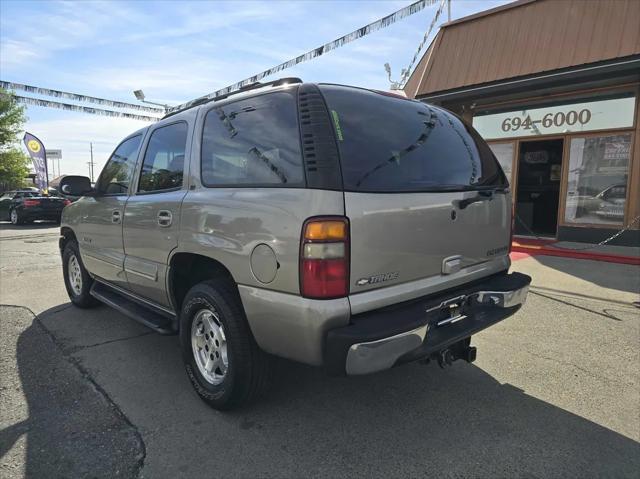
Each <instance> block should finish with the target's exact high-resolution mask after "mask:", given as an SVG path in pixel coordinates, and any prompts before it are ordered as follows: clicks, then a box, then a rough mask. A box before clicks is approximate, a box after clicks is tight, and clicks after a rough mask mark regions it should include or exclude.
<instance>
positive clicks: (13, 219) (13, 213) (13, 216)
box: [9, 209, 24, 225]
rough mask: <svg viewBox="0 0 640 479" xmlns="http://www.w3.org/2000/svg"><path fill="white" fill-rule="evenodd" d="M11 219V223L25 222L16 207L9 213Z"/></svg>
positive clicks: (19, 223)
mask: <svg viewBox="0 0 640 479" xmlns="http://www.w3.org/2000/svg"><path fill="white" fill-rule="evenodd" d="M9 219H10V220H11V224H14V225H21V224H23V223H24V220H23V219H22V215H21V214H20V212H19V211H18V210H16V209H12V210H11V212H10V213H9Z"/></svg>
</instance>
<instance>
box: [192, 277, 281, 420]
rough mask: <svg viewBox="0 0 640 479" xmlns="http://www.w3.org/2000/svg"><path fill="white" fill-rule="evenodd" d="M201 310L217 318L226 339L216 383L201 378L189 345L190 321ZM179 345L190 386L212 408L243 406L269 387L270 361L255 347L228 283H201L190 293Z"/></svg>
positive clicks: (225, 281) (242, 311) (267, 356)
mask: <svg viewBox="0 0 640 479" xmlns="http://www.w3.org/2000/svg"><path fill="white" fill-rule="evenodd" d="M203 309H209V310H210V311H212V312H214V313H215V314H216V315H217V318H216V319H217V320H218V321H219V323H220V324H221V326H222V328H223V330H224V336H225V337H226V352H227V357H228V367H227V369H226V373H225V374H224V377H223V379H222V382H221V383H219V384H213V383H212V382H211V381H208V380H207V379H205V377H204V376H203V375H202V373H201V371H200V369H199V367H198V365H197V363H196V358H195V356H194V349H193V347H192V343H191V330H192V326H193V321H194V319H195V318H196V316H197V314H198V313H199V312H200V311H202V310H203ZM180 346H181V348H182V357H183V359H184V363H185V369H186V371H187V376H188V377H189V380H190V381H191V384H192V385H193V387H194V389H195V390H196V392H197V393H198V395H199V396H200V398H201V399H202V400H203V401H204V402H205V403H207V404H208V405H209V406H211V407H212V408H214V409H219V410H229V409H235V408H238V407H241V406H244V405H246V404H248V403H250V402H252V401H254V400H256V399H258V398H259V397H261V396H262V395H264V393H266V391H267V390H268V389H269V386H270V385H271V380H272V378H273V358H272V357H270V356H269V355H268V354H266V353H265V352H263V351H262V350H261V349H260V348H259V347H258V345H257V343H256V341H255V339H254V338H253V334H252V333H251V330H250V328H249V324H248V322H247V319H246V316H245V314H244V309H243V308H242V303H241V302H240V296H239V294H238V290H237V288H236V286H235V285H234V284H232V283H230V282H229V281H228V280H223V279H215V280H209V281H204V282H202V283H200V284H197V285H196V286H194V287H193V288H191V290H189V292H188V293H187V295H186V297H185V299H184V301H183V306H182V311H181V315H180ZM201 351H204V350H201Z"/></svg>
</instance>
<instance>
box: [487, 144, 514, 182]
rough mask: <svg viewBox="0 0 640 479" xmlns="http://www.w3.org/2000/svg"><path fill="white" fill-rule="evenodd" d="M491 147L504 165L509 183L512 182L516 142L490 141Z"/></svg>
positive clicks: (503, 168) (503, 169)
mask: <svg viewBox="0 0 640 479" xmlns="http://www.w3.org/2000/svg"><path fill="white" fill-rule="evenodd" d="M489 148H491V151H493V154H494V155H496V158H497V160H498V163H500V166H501V167H502V171H504V174H505V176H506V177H507V180H509V184H511V178H512V177H511V172H512V171H513V150H514V148H515V144H514V143H513V142H510V143H489Z"/></svg>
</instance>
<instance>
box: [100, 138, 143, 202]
mask: <svg viewBox="0 0 640 479" xmlns="http://www.w3.org/2000/svg"><path fill="white" fill-rule="evenodd" d="M141 139H142V137H141V136H140V135H138V136H134V137H132V138H129V139H128V140H125V141H123V142H122V143H121V144H120V146H118V148H116V151H114V152H113V155H111V158H109V161H107V164H106V165H105V166H104V169H103V170H102V173H101V174H100V179H99V180H98V186H97V191H98V192H99V193H102V194H106V195H126V194H127V192H128V191H129V183H130V182H131V177H132V176H133V171H134V170H135V166H136V158H137V153H138V148H139V146H140V140H141Z"/></svg>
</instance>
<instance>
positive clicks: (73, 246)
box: [62, 240, 100, 308]
mask: <svg viewBox="0 0 640 479" xmlns="http://www.w3.org/2000/svg"><path fill="white" fill-rule="evenodd" d="M72 257H74V258H75V259H76V261H77V263H78V266H79V268H80V277H81V280H82V285H81V287H80V290H79V292H77V291H76V290H75V289H74V286H72V284H71V280H70V278H69V268H70V266H69V262H70V261H71V259H72ZM62 271H63V275H64V286H65V288H67V294H68V295H69V299H70V300H71V302H72V303H73V304H75V305H76V306H78V307H79V308H92V307H95V306H97V305H99V304H100V302H99V301H98V300H97V299H96V298H94V297H93V296H91V294H90V293H89V291H90V290H91V285H92V284H93V278H92V277H91V276H89V273H88V272H87V270H86V268H85V267H84V263H83V262H82V258H81V257H80V250H79V249H78V244H77V243H76V242H75V241H73V240H72V241H69V242H67V244H66V245H65V247H64V251H63V252H62Z"/></svg>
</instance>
